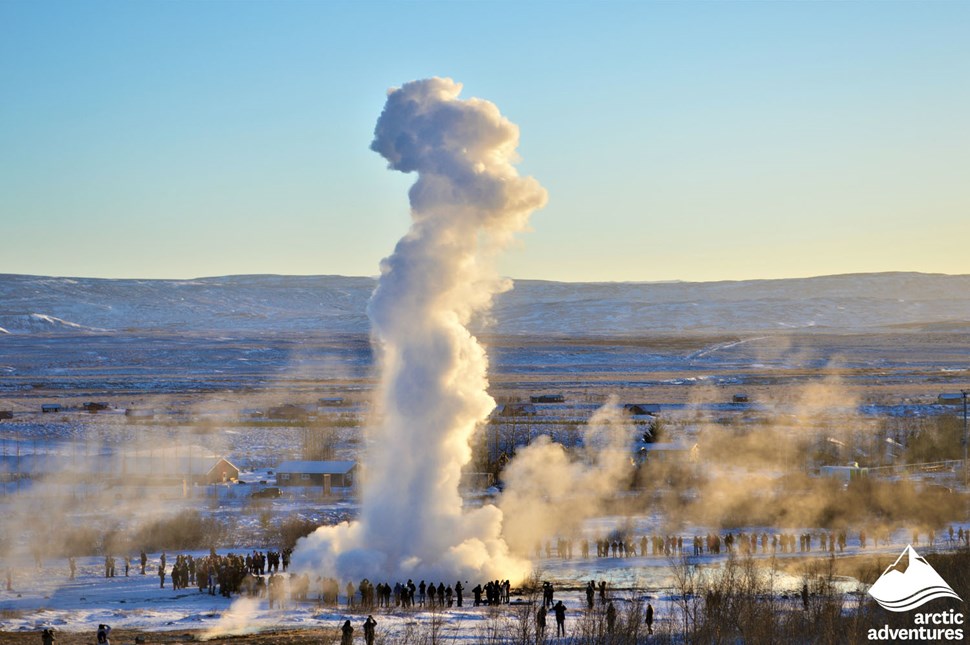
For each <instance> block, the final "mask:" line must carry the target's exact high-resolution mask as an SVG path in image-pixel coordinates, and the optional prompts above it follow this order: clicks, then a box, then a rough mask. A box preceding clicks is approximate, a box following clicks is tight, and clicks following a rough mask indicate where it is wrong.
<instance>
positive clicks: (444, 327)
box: [293, 78, 546, 580]
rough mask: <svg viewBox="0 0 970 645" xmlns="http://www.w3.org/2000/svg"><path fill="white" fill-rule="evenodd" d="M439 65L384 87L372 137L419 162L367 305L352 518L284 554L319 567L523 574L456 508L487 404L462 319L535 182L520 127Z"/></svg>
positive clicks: (484, 296) (534, 192)
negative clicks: (467, 93) (363, 446)
mask: <svg viewBox="0 0 970 645" xmlns="http://www.w3.org/2000/svg"><path fill="white" fill-rule="evenodd" d="M460 91H461V85H460V84H459V83H456V82H454V81H452V80H451V79H447V78H431V79H426V80H420V81H414V82H411V83H407V84H405V85H404V86H403V87H401V88H400V89H394V90H391V91H390V92H389V93H388V97H387V103H386V104H385V106H384V111H383V112H382V114H381V116H380V118H379V119H378V121H377V127H376V129H375V136H374V141H373V143H372V144H371V149H373V150H374V151H376V152H379V153H380V154H381V155H382V156H384V157H385V158H386V159H387V160H388V164H389V167H390V168H393V169H394V170H400V171H401V172H412V171H416V172H417V173H418V178H417V181H416V182H415V183H414V185H413V186H412V187H411V190H410V193H409V196H410V202H411V217H412V219H413V222H412V225H411V228H410V230H409V231H408V232H407V234H406V235H405V236H404V237H403V238H401V240H400V241H399V242H398V243H397V247H396V248H395V249H394V253H393V254H392V255H391V256H390V257H388V258H386V259H385V260H384V261H383V262H382V263H381V277H380V281H379V283H378V286H377V289H376V291H375V292H374V295H373V297H372V298H371V301H370V305H369V307H368V315H369V316H370V320H371V324H372V330H373V342H374V344H375V346H376V349H377V354H378V356H379V361H380V368H381V373H382V377H381V385H380V388H379V392H378V394H377V398H376V401H375V403H376V409H377V412H378V416H379V419H380V421H379V423H378V424H377V427H376V429H375V431H374V435H373V436H372V437H371V439H372V442H371V449H370V451H369V452H368V455H367V461H366V466H367V473H366V479H365V480H364V483H363V490H362V506H361V517H360V520H359V521H357V522H353V523H350V524H341V525H339V526H336V527H324V528H321V529H319V530H317V531H316V532H315V533H314V534H312V535H310V536H309V537H307V538H305V539H304V540H301V541H300V543H299V544H298V545H297V549H296V552H295V553H294V556H293V559H294V565H295V566H296V567H298V568H306V569H314V570H317V571H318V572H319V573H321V574H322V575H339V576H342V577H354V578H357V579H359V578H360V577H363V576H376V575H378V574H379V575H380V576H381V577H382V578H383V577H384V576H388V577H390V578H391V579H393V577H394V576H398V577H400V578H402V579H404V578H408V577H416V576H417V577H422V578H429V577H430V578H434V579H442V580H444V579H456V578H457V577H461V578H462V579H471V578H475V579H482V578H483V577H484V578H499V577H501V578H503V579H504V578H511V579H512V580H516V579H521V578H522V577H524V576H526V575H527V574H528V573H529V565H528V563H527V562H525V561H523V560H521V559H519V558H517V557H515V556H513V555H511V554H510V553H509V549H508V547H507V545H506V543H505V541H504V539H503V538H502V513H501V511H499V510H498V509H497V508H495V507H494V506H486V507H484V508H481V509H476V510H474V511H471V512H464V511H463V510H462V503H461V498H460V496H459V494H458V482H459V478H460V477H461V470H462V467H463V466H464V465H465V464H467V463H468V461H469V460H470V459H471V448H470V445H469V442H470V439H471V437H472V435H473V433H474V432H475V429H476V426H477V425H478V424H479V423H481V422H482V421H483V420H484V419H485V418H486V417H487V416H488V414H489V413H490V412H491V410H492V409H493V408H494V406H495V402H494V400H493V399H492V397H491V396H489V394H488V392H487V391H486V387H487V385H488V380H487V366H488V361H487V358H486V355H485V351H484V349H483V348H482V346H481V345H479V343H478V341H477V340H476V339H475V338H474V337H473V336H472V335H471V334H470V333H469V331H468V329H467V328H466V325H467V324H468V322H469V320H470V319H471V317H472V316H473V315H475V314H476V313H480V312H482V311H483V310H485V309H486V308H487V307H488V306H489V305H490V303H491V300H492V297H493V296H494V295H495V294H496V293H498V292H500V291H502V290H503V289H505V288H507V284H506V282H504V281H502V280H500V279H499V278H498V276H497V275H496V274H495V272H494V268H493V264H492V262H491V259H492V257H493V256H494V254H495V253H496V252H498V251H500V250H501V249H502V248H504V247H505V246H506V244H507V243H508V242H510V241H511V240H512V238H513V235H514V234H515V233H516V232H518V231H521V230H522V229H523V228H524V227H525V225H526V223H527V221H528V217H529V214H530V213H531V212H532V211H534V210H535V209H537V208H540V207H541V206H543V205H544V204H545V201H546V192H545V190H544V189H543V188H542V187H541V186H540V185H539V183H538V182H536V181H535V180H534V179H532V178H531V177H520V176H519V175H518V173H517V172H516V170H515V168H514V167H513V166H512V163H513V162H514V161H515V160H516V152H515V148H516V145H517V144H518V136H519V132H518V128H517V127H516V126H515V125H514V124H512V123H510V122H509V121H508V120H507V119H505V118H504V117H503V116H502V115H501V114H500V113H499V111H498V108H496V107H495V105H493V104H492V103H489V102H488V101H483V100H481V99H468V100H462V99H459V98H458V94H459V93H460Z"/></svg>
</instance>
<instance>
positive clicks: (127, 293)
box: [0, 273, 970, 337]
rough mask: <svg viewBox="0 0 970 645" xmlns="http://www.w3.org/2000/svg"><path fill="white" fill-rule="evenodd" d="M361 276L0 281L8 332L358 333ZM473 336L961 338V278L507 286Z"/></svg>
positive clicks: (967, 327)
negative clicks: (907, 334)
mask: <svg viewBox="0 0 970 645" xmlns="http://www.w3.org/2000/svg"><path fill="white" fill-rule="evenodd" d="M375 285H376V281H375V280H374V279H372V278H366V277H345V276H279V275H238V276H224V277H211V278H198V279H193V280H136V279H102V278H59V277H46V276H29V275H14V274H0V337H2V335H4V333H5V332H6V333H8V334H39V333H74V334H76V333H106V332H125V331H136V330H143V331H149V330H150V331H162V332H164V331H171V332H183V333H217V334H219V333H238V332H253V333H272V332H300V333H314V332H320V333H367V331H368V329H369V323H368V320H367V315H366V304H367V300H368V298H369V297H370V295H371V293H372V292H373V290H374V287H375ZM475 327H476V330H477V331H483V330H487V331H488V332H490V333H499V334H513V335H515V334H522V335H597V336H598V335H602V336H629V335H644V334H650V333H674V332H705V333H756V332H779V331H782V332H783V331H793V330H801V331H831V332H851V331H865V330H877V329H880V330H894V331H938V332H943V331H949V332H955V331H956V332H962V331H967V332H970V275H940V274H922V273H871V274H851V275H834V276H823V277H817V278H796V279H779V280H747V281H730V282H699V283H690V282H657V283H649V282H644V283H633V282H615V283H566V282H547V281H539V280H516V281H515V288H514V289H513V290H512V291H509V292H507V293H504V294H501V295H500V296H498V297H497V298H496V301H495V306H494V307H493V309H492V311H491V312H490V313H489V315H488V316H487V318H486V319H485V320H483V321H482V322H480V323H478V324H477V325H476V326H475Z"/></svg>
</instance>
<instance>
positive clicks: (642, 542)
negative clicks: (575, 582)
mask: <svg viewBox="0 0 970 645" xmlns="http://www.w3.org/2000/svg"><path fill="white" fill-rule="evenodd" d="M920 535H921V533H920V532H919V531H916V530H914V531H913V532H912V544H913V545H918V544H920ZM923 535H925V536H926V539H927V543H928V544H931V545H935V544H938V541H937V540H938V536H937V534H936V532H935V531H933V530H929V531H925V532H924V533H923ZM858 538H859V545H860V547H861V548H863V549H865V548H866V547H867V545H868V544H870V543H871V544H874V545H878V544H884V545H888V544H890V541H891V532H890V531H888V530H886V529H882V530H878V531H876V530H871V531H870V532H869V533H867V531H866V529H861V530H859V533H858ZM946 539H947V543H948V546H960V545H963V546H966V547H968V548H970V531H964V529H963V528H962V527H961V528H959V529H958V530H954V528H953V527H952V526H951V527H949V528H948V531H947V538H946ZM686 541H687V543H688V546H689V547H690V548H691V554H692V555H695V556H699V555H704V554H705V553H707V554H712V555H719V554H721V553H722V552H726V553H739V554H742V555H748V554H755V553H759V552H760V553H768V552H769V551H770V552H771V553H796V552H798V553H807V552H811V551H813V550H820V551H828V552H830V553H834V552H835V551H836V549H838V551H839V552H840V553H841V552H843V551H845V549H846V547H847V546H848V541H849V531H848V530H846V529H842V530H838V531H828V530H824V529H823V530H818V531H815V532H811V531H807V532H804V533H801V534H798V535H796V534H794V533H784V532H782V533H772V534H769V533H768V532H767V531H762V532H760V533H758V532H753V533H746V532H743V531H741V532H738V533H732V532H728V533H726V534H724V535H721V534H719V533H715V532H709V533H707V534H705V535H694V536H689V537H687V538H686ZM575 542H576V540H573V539H569V538H557V539H556V540H555V541H553V540H547V541H546V542H545V545H543V544H542V543H541V542H537V543H536V545H535V557H536V559H541V558H542V557H543V555H544V556H545V557H546V558H559V559H561V560H571V559H572V558H573V557H574V546H575ZM684 543H685V538H684V536H682V535H643V536H640V537H639V538H637V537H633V536H617V537H613V538H601V539H597V540H593V541H590V540H588V539H583V540H579V541H578V551H579V555H580V557H581V558H583V559H588V558H589V557H591V554H592V553H593V549H595V554H596V557H597V558H634V557H647V556H663V557H670V556H680V555H683V554H684V553H685V552H684ZM796 544H797V545H798V546H797V548H796Z"/></svg>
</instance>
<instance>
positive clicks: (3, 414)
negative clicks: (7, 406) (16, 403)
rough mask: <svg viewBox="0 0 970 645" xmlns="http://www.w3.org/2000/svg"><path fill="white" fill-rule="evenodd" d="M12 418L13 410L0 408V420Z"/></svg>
mask: <svg viewBox="0 0 970 645" xmlns="http://www.w3.org/2000/svg"><path fill="white" fill-rule="evenodd" d="M4 419H13V410H0V421H3V420H4Z"/></svg>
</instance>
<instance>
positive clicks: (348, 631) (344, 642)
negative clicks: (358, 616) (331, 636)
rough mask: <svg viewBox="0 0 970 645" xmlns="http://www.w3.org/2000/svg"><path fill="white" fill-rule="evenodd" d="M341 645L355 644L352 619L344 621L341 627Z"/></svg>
mask: <svg viewBox="0 0 970 645" xmlns="http://www.w3.org/2000/svg"><path fill="white" fill-rule="evenodd" d="M340 634H341V635H340V645H354V627H353V625H351V624H350V620H349V619H348V620H345V621H344V626H343V627H341V628H340Z"/></svg>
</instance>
